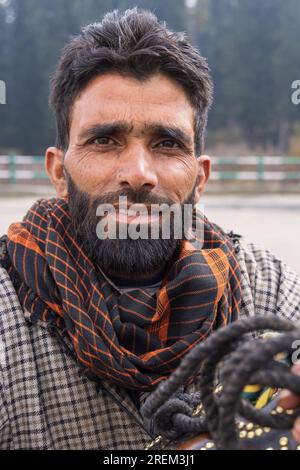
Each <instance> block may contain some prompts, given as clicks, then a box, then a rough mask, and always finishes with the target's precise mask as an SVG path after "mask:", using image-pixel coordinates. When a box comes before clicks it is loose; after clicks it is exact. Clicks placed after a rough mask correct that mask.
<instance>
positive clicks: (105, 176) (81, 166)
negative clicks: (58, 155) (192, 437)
mask: <svg viewBox="0 0 300 470" xmlns="http://www.w3.org/2000/svg"><path fill="white" fill-rule="evenodd" d="M65 167H66V169H67V171H68V172H69V174H70V176H71V178H72V179H73V181H74V183H75V184H76V186H77V188H78V189H80V190H82V191H85V192H88V193H89V194H91V195H92V194H93V193H95V194H99V191H102V190H104V189H105V187H106V186H107V184H108V183H109V181H110V177H111V175H112V174H114V171H113V169H112V166H111V164H109V162H107V161H104V160H102V161H101V162H100V159H99V158H97V157H95V155H93V156H92V155H91V153H90V152H87V151H85V152H81V153H76V154H72V153H70V154H66V157H65Z"/></svg>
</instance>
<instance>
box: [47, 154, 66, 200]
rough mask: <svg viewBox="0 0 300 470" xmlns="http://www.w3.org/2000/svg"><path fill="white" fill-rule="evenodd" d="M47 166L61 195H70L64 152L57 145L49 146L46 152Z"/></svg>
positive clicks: (52, 181) (62, 196)
mask: <svg viewBox="0 0 300 470" xmlns="http://www.w3.org/2000/svg"><path fill="white" fill-rule="evenodd" d="M45 168H46V171H47V173H48V175H49V178H50V180H51V183H52V184H53V186H54V188H55V189H56V192H57V194H58V196H59V197H61V198H66V197H67V196H68V185H67V180H66V176H65V171H64V152H63V151H62V150H60V149H58V148H57V147H49V148H48V149H47V150H46V154H45Z"/></svg>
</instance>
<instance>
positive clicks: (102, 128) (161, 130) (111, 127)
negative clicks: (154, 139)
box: [79, 121, 193, 145]
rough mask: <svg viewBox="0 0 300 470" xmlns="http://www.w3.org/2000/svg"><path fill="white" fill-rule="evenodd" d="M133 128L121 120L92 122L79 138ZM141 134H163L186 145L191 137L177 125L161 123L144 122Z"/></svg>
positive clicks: (84, 138)
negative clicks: (101, 122) (102, 122)
mask: <svg viewBox="0 0 300 470" xmlns="http://www.w3.org/2000/svg"><path fill="white" fill-rule="evenodd" d="M132 130H133V125H132V124H128V123H127V122H123V121H116V122H111V123H104V124H94V125H92V126H90V127H88V128H86V129H84V130H83V131H82V132H81V133H80V134H79V139H80V140H81V141H82V140H87V139H91V138H95V137H98V138H101V137H104V136H107V135H110V136H117V135H120V134H124V133H128V134H129V133H130V132H131V131H132ZM141 134H150V135H156V136H163V137H167V138H172V139H176V140H180V141H182V142H184V143H185V144H186V145H192V144H193V139H192V137H191V136H190V135H189V134H187V133H186V132H185V131H183V130H182V129H181V128H180V127H177V126H168V125H163V124H161V123H146V124H144V126H143V129H142V130H141Z"/></svg>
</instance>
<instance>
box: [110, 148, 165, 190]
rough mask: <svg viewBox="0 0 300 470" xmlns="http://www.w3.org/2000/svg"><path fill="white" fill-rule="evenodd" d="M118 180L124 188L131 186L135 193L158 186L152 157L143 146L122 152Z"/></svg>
mask: <svg viewBox="0 0 300 470" xmlns="http://www.w3.org/2000/svg"><path fill="white" fill-rule="evenodd" d="M117 179H118V183H119V184H120V185H121V186H122V187H126V186H127V187H128V186H130V187H131V189H133V190H135V191H137V190H140V189H142V188H143V189H148V190H151V189H153V188H154V187H155V186H156V185H157V183H158V178H157V174H156V171H155V168H154V164H153V160H152V157H151V155H150V152H149V151H148V150H147V149H145V148H144V146H143V145H141V144H137V145H134V146H132V147H131V148H128V149H126V151H124V152H122V155H121V156H120V158H119V168H118V171H117Z"/></svg>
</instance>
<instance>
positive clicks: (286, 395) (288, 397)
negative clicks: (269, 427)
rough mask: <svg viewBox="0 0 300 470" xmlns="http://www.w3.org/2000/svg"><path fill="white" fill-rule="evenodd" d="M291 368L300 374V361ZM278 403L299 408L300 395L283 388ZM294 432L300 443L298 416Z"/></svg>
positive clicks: (299, 419) (299, 420) (285, 406)
mask: <svg viewBox="0 0 300 470" xmlns="http://www.w3.org/2000/svg"><path fill="white" fill-rule="evenodd" d="M291 370H292V372H293V373H294V374H296V375H300V362H297V364H295V365H294V366H293V367H292V369H291ZM278 405H280V406H282V408H285V409H293V408H299V407H300V395H295V393H293V392H291V391H290V390H283V391H282V392H281V394H280V396H279V402H278ZM292 434H293V438H294V439H295V441H296V442H298V443H300V417H299V418H297V419H296V421H295V423H294V427H293V429H292Z"/></svg>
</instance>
